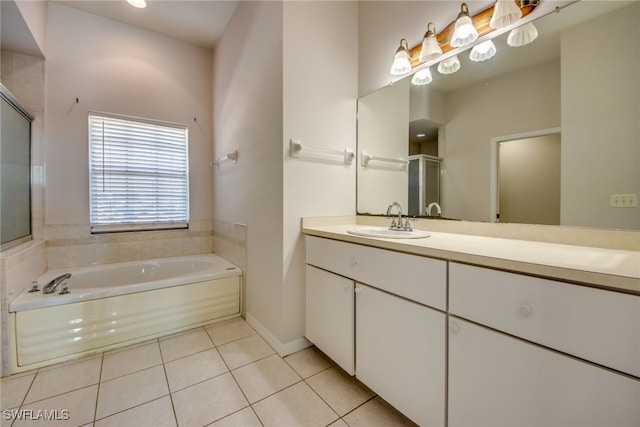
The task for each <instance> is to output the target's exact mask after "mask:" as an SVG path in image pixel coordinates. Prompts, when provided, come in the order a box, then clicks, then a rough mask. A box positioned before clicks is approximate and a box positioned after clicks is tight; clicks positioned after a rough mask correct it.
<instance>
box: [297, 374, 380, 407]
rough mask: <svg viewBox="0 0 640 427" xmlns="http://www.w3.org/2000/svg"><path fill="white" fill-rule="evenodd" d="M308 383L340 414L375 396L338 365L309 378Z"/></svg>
mask: <svg viewBox="0 0 640 427" xmlns="http://www.w3.org/2000/svg"><path fill="white" fill-rule="evenodd" d="M307 384H309V386H310V387H311V388H312V389H313V390H314V391H315V392H316V393H318V395H319V396H320V397H321V398H322V400H324V401H325V402H327V403H328V404H329V406H331V408H333V410H334V411H336V412H337V413H338V415H340V416H344V415H345V414H347V413H349V412H351V411H352V410H354V409H355V408H357V407H358V406H360V405H362V404H363V403H365V402H366V401H368V400H369V399H371V398H373V397H374V396H375V393H374V392H372V391H371V390H369V389H368V388H367V387H365V386H364V385H363V384H362V383H361V382H360V381H358V380H356V379H355V377H352V376H350V375H348V374H347V373H346V372H344V371H343V370H342V369H340V368H338V367H337V366H333V367H331V368H329V369H327V370H325V371H322V372H320V373H319V374H316V375H314V376H312V377H311V378H308V379H307Z"/></svg>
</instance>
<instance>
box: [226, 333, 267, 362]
mask: <svg viewBox="0 0 640 427" xmlns="http://www.w3.org/2000/svg"><path fill="white" fill-rule="evenodd" d="M218 350H219V351H220V354H221V355H222V358H223V359H224V361H225V362H226V364H227V366H228V367H229V369H231V370H233V369H236V368H239V367H240V366H244V365H247V364H249V363H252V362H255V361H256V360H260V359H263V358H265V357H267V356H269V355H271V354H274V353H275V352H274V351H273V349H272V348H271V347H269V344H267V342H266V341H265V340H263V339H262V337H260V335H251V336H250V337H246V338H243V339H241V340H238V341H233V342H230V343H228V344H224V345H221V346H220V347H218Z"/></svg>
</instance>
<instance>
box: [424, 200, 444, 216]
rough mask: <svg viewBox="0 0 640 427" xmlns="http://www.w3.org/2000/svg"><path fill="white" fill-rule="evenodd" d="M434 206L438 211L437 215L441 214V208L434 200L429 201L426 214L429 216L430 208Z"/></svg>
mask: <svg viewBox="0 0 640 427" xmlns="http://www.w3.org/2000/svg"><path fill="white" fill-rule="evenodd" d="M434 207H435V208H436V211H437V212H438V216H442V208H441V207H440V205H439V204H437V203H436V202H433V203H429V206H427V216H431V209H433V208H434Z"/></svg>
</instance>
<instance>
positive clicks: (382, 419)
mask: <svg viewBox="0 0 640 427" xmlns="http://www.w3.org/2000/svg"><path fill="white" fill-rule="evenodd" d="M343 418H344V420H345V422H346V423H347V424H348V425H349V426H351V427H360V426H362V427H377V426H380V427H394V426H398V427H400V426H415V425H416V424H414V423H413V422H411V420H409V419H408V418H406V417H405V416H404V415H402V414H401V413H400V412H398V411H397V410H396V409H394V408H393V407H392V406H391V405H389V404H388V403H387V402H385V401H384V400H382V399H380V398H379V397H375V398H373V399H371V400H370V401H368V402H367V403H365V404H364V405H362V406H360V407H359V408H358V409H356V410H355V411H353V412H351V413H349V414H347V415H345V416H344V417H343Z"/></svg>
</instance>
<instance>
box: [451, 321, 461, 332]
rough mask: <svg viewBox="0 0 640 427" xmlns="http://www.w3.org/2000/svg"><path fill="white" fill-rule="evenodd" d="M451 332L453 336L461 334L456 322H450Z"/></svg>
mask: <svg viewBox="0 0 640 427" xmlns="http://www.w3.org/2000/svg"><path fill="white" fill-rule="evenodd" d="M449 332H450V333H451V334H453V335H455V334H457V333H458V332H460V325H458V324H457V323H456V322H449Z"/></svg>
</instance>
